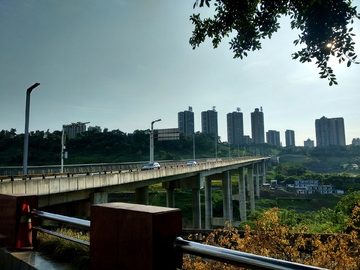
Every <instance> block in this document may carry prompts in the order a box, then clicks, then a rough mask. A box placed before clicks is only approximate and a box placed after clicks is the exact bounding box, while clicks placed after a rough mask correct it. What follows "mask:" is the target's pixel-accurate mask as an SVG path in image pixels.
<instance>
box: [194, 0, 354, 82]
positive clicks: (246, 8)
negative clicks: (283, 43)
mask: <svg viewBox="0 0 360 270" xmlns="http://www.w3.org/2000/svg"><path fill="white" fill-rule="evenodd" d="M210 2H211V0H196V2H195V4H194V7H196V6H200V7H203V6H204V4H205V5H207V6H208V7H209V6H210ZM214 6H215V15H214V17H213V18H206V19H201V18H200V13H199V14H193V15H192V16H191V17H190V20H191V21H192V23H193V24H194V25H195V28H194V31H193V34H192V37H191V38H190V44H191V46H192V47H193V49H195V48H196V47H198V46H199V45H200V44H201V43H202V42H204V41H205V38H206V37H209V38H211V39H212V43H213V46H214V48H216V47H217V46H218V45H219V43H220V42H221V40H222V39H223V38H224V37H228V36H229V35H230V33H233V34H234V36H233V37H232V39H231V41H230V49H232V50H233V52H234V58H241V59H242V58H243V57H244V56H247V52H249V51H255V50H259V49H261V42H260V40H261V39H263V38H266V37H268V38H271V36H272V35H273V33H274V32H276V31H277V30H278V29H279V28H280V24H279V22H278V19H279V18H280V16H281V15H288V16H290V19H291V28H292V29H299V30H300V31H301V33H300V35H299V37H298V39H296V40H295V41H294V44H295V45H302V46H304V47H303V48H302V49H301V50H299V51H298V52H294V53H293V54H292V58H293V59H298V60H299V61H300V62H301V63H305V62H311V61H312V60H315V63H316V65H317V67H318V68H320V73H319V74H320V78H327V79H328V80H329V84H330V85H333V84H337V81H336V77H335V75H334V74H333V70H332V69H331V67H329V66H328V65H327V64H328V61H329V59H330V56H334V57H336V58H337V59H338V60H339V62H340V63H342V62H347V66H348V67H349V66H350V65H351V64H352V63H357V62H356V57H357V55H356V54H355V52H354V45H355V43H354V42H353V39H352V36H354V34H353V33H352V30H353V29H352V28H351V27H350V28H349V27H348V26H349V25H350V24H352V23H353V18H356V17H357V18H359V14H357V11H356V7H354V6H352V2H351V1H343V0H328V1H326V0H272V1H269V0H214Z"/></svg>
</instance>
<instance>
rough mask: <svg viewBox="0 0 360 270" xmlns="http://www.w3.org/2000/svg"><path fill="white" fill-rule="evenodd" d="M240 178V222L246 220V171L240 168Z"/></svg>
mask: <svg viewBox="0 0 360 270" xmlns="http://www.w3.org/2000/svg"><path fill="white" fill-rule="evenodd" d="M238 176H239V183H238V187H239V211H240V220H241V221H244V220H246V189H245V169H244V167H240V168H239V169H238Z"/></svg>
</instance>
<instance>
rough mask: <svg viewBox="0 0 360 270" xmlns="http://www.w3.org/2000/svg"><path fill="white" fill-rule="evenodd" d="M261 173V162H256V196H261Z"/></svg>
mask: <svg viewBox="0 0 360 270" xmlns="http://www.w3.org/2000/svg"><path fill="white" fill-rule="evenodd" d="M259 176H260V173H259V163H256V197H258V198H260V177H259Z"/></svg>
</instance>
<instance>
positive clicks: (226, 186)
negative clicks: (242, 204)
mask: <svg viewBox="0 0 360 270" xmlns="http://www.w3.org/2000/svg"><path fill="white" fill-rule="evenodd" d="M222 192H223V218H224V221H225V225H226V222H228V226H231V225H232V222H233V211H232V209H233V207H232V198H231V176H230V172H229V171H226V172H223V173H222Z"/></svg>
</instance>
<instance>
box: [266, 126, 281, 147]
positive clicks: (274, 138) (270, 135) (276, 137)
mask: <svg viewBox="0 0 360 270" xmlns="http://www.w3.org/2000/svg"><path fill="white" fill-rule="evenodd" d="M266 142H267V143H271V144H273V145H277V146H281V143H280V132H279V131H276V130H269V131H268V132H266Z"/></svg>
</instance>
